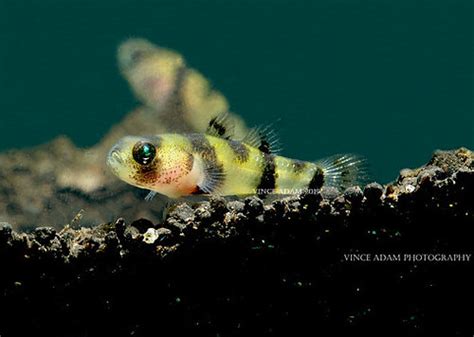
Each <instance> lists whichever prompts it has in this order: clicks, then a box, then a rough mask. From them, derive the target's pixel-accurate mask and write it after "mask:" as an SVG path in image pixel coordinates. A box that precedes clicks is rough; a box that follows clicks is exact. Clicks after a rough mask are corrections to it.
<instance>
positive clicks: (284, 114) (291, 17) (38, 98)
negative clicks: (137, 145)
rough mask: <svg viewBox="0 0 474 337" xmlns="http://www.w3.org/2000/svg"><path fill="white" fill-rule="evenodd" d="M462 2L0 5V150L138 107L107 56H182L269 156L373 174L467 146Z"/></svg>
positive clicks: (107, 123) (85, 136) (110, 120)
mask: <svg viewBox="0 0 474 337" xmlns="http://www.w3.org/2000/svg"><path fill="white" fill-rule="evenodd" d="M473 9H474V8H473V2H472V1H444V0H441V1H439V0H438V1H413V0H409V1H408V0H405V1H400V0H376V1H353V0H320V1H289V0H286V1H282V0H272V1H269V0H266V1H240V2H237V1H234V2H230V1H221V2H219V1H209V0H198V1H171V0H166V1H146V0H140V1H130V0H127V1H125V0H115V1H91V0H86V1H78V0H71V1H60V0H43V1H26V0H15V1H13V0H10V1H8V0H0V25H1V27H0V38H1V41H2V43H1V44H0V134H1V142H0V150H2V151H3V150H7V149H12V148H25V147H30V146H34V145H37V144H41V143H44V142H47V141H49V140H51V139H52V138H54V137H56V136H57V135H59V134H65V135H67V136H68V137H70V138H71V139H72V140H73V141H74V142H75V143H76V144H77V145H79V146H84V147H86V146H91V145H93V144H95V143H97V142H98V141H99V139H100V138H101V137H102V136H103V135H104V134H105V133H106V132H107V131H108V130H109V128H110V127H111V126H112V125H114V124H115V123H117V122H118V121H120V120H121V119H122V118H123V117H124V116H125V115H126V114H127V113H128V112H130V111H131V110H132V109H133V108H134V107H136V106H137V105H138V102H137V100H136V99H135V98H134V97H133V95H132V94H131V93H130V90H129V88H128V85H127V83H126V81H125V80H124V79H123V78H122V77H121V76H120V74H119V71H118V68H117V62H116V49H117V46H118V44H119V43H121V42H122V41H124V40H125V39H127V38H129V37H144V38H147V39H149V40H150V41H152V42H154V43H157V44H159V45H161V46H165V47H169V48H172V49H174V50H177V51H179V52H180V53H182V54H183V55H184V57H185V58H186V60H187V63H188V64H189V65H190V66H191V67H193V68H195V69H197V70H199V71H200V72H202V74H203V75H204V76H206V77H207V78H208V79H209V80H210V81H211V82H212V84H213V86H214V88H215V89H217V90H219V91H221V92H222V93H223V94H224V96H225V97H226V98H227V99H228V101H229V102H230V105H231V110H232V111H233V112H235V113H237V114H239V115H240V116H242V117H243V118H244V120H245V121H246V122H247V124H248V125H250V126H252V125H258V124H265V123H268V122H275V121H276V120H279V121H277V122H275V126H274V127H275V129H276V130H277V131H278V133H279V135H280V140H281V143H282V144H283V151H282V154H283V155H285V156H288V157H292V158H298V159H304V160H315V159H318V158H321V157H324V156H327V155H331V154H334V153H344V152H355V153H359V154H362V155H364V156H366V157H367V158H368V160H369V162H370V165H371V168H372V172H373V178H374V179H376V180H378V181H381V182H388V181H390V180H393V179H395V178H396V176H397V174H398V171H399V169H400V168H401V167H416V166H419V165H421V164H423V163H425V162H426V161H427V160H428V159H429V158H430V156H431V153H432V151H433V150H435V149H437V148H442V149H452V148H457V147H460V146H465V147H468V148H473V147H474V115H473V89H474V85H473V60H474V58H473V56H474V55H473V42H474V40H473Z"/></svg>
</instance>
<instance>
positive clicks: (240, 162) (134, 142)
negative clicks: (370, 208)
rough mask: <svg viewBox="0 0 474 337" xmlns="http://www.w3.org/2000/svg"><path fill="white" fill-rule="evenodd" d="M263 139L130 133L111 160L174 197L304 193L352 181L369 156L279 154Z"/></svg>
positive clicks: (128, 176)
mask: <svg viewBox="0 0 474 337" xmlns="http://www.w3.org/2000/svg"><path fill="white" fill-rule="evenodd" d="M263 145H264V144H263V143H260V144H258V143H255V142H251V141H248V142H246V141H245V140H243V141H238V140H233V139H230V138H225V137H219V136H215V135H209V134H200V133H190V134H162V135H158V136H152V137H125V138H123V139H122V140H121V141H120V142H119V143H117V144H116V145H115V146H114V147H113V148H112V149H111V151H110V153H109V155H108V158H107V163H108V166H109V167H110V168H111V169H112V171H113V172H114V173H115V174H116V175H117V176H118V177H119V178H121V179H122V180H124V181H126V182H127V183H129V184H131V185H134V186H137V187H140V188H143V189H148V190H151V191H154V192H158V193H160V194H164V195H166V196H168V197H171V198H178V197H182V196H189V195H196V194H211V195H212V194H217V195H223V196H225V195H252V194H257V195H260V196H265V195H267V194H299V193H302V192H304V191H311V190H314V189H319V188H321V187H322V186H323V185H329V186H336V187H342V188H344V187H347V186H350V185H351V184H354V183H356V181H357V178H358V177H360V173H361V167H362V164H363V160H361V159H360V158H359V157H357V156H353V155H341V156H335V157H331V158H328V159H326V160H322V161H318V162H314V163H313V162H306V161H300V160H295V159H290V158H286V157H283V156H279V155H276V154H273V153H271V152H270V151H269V149H268V147H266V146H263Z"/></svg>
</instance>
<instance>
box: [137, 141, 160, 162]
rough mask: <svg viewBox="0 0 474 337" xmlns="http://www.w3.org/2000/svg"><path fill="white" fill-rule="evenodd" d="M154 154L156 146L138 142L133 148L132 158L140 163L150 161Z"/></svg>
mask: <svg viewBox="0 0 474 337" xmlns="http://www.w3.org/2000/svg"><path fill="white" fill-rule="evenodd" d="M155 155H156V148H155V146H154V145H153V144H150V143H144V142H139V143H137V144H136V145H135V147H134V148H133V159H135V161H136V162H137V163H139V164H141V165H147V164H149V163H151V162H152V160H153V158H155Z"/></svg>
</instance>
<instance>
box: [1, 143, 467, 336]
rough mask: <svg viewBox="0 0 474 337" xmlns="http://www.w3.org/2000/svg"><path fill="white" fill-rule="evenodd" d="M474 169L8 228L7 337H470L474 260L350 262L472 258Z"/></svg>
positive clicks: (445, 164)
mask: <svg viewBox="0 0 474 337" xmlns="http://www.w3.org/2000/svg"><path fill="white" fill-rule="evenodd" d="M472 159H473V156H472V153H471V152H470V151H468V150H466V149H460V150H457V151H453V152H437V153H436V154H435V156H434V157H433V159H432V160H431V162H430V163H428V164H427V165H426V166H424V167H422V168H420V169H417V170H404V171H402V172H401V175H400V177H399V179H398V180H397V181H395V182H394V183H393V184H390V185H388V186H384V187H383V186H381V185H379V184H375V183H373V184H369V185H367V186H365V188H363V189H362V190H361V189H360V188H358V187H355V188H350V189H349V190H347V191H345V192H344V193H342V194H341V193H337V191H334V190H331V189H326V190H323V191H321V193H319V194H316V195H303V196H298V197H292V198H286V199H283V200H275V201H271V202H269V201H266V203H265V204H264V203H263V202H262V201H261V200H260V199H258V198H256V197H249V198H247V199H245V200H242V201H235V200H233V201H230V200H224V199H212V200H210V201H204V202H199V203H197V204H187V203H183V204H180V205H178V206H175V207H174V209H172V210H170V211H169V212H168V216H167V218H166V221H165V222H164V223H163V224H153V223H151V222H150V221H148V220H145V219H141V220H135V221H133V222H128V221H124V220H123V219H119V220H117V221H116V222H115V223H109V224H103V225H101V226H98V227H95V228H80V229H73V228H65V229H63V230H62V231H61V232H56V231H55V230H54V229H52V228H47V227H41V228H37V229H36V230H34V231H33V232H31V233H29V234H26V233H17V232H15V231H13V230H12V229H11V227H10V226H9V225H8V224H2V225H0V268H1V271H0V272H1V276H0V311H1V314H0V335H1V336H2V337H7V336H32V335H35V336H177V335H185V336H272V335H278V336H316V335H318V336H328V335H331V336H332V335H336V334H342V335H351V336H353V335H356V333H365V334H366V335H377V336H387V335H394V336H395V335H396V336H434V335H439V336H472V334H473V332H474V324H473V322H474V320H473V318H474V310H473V309H472V307H473V306H472V303H473V299H474V296H473V295H474V291H473V284H474V273H473V270H474V261H473V260H472V259H471V260H470V261H469V262H466V261H464V262H461V261H459V262H426V261H425V262H422V261H421V262H417V263H414V262H406V261H405V262H374V261H372V262H350V261H345V259H344V254H350V253H373V254H376V253H383V254H389V253H393V254H404V253H408V254H411V253H446V254H447V253H461V254H472V253H473V250H474V249H473V247H474V244H473V243H474V239H473V238H474V207H473V201H474V171H473V169H474V164H473V160H472ZM145 206H146V204H145Z"/></svg>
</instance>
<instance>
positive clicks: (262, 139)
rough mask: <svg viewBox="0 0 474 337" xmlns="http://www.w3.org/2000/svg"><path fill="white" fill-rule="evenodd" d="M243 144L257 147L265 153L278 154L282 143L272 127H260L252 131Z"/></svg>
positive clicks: (243, 140)
mask: <svg viewBox="0 0 474 337" xmlns="http://www.w3.org/2000/svg"><path fill="white" fill-rule="evenodd" d="M242 142H243V143H245V144H247V145H249V146H252V147H256V148H257V149H259V150H260V151H262V152H264V153H269V154H270V153H274V154H275V153H278V152H279V151H280V150H281V148H280V142H279V140H278V136H277V135H276V133H275V131H274V130H273V129H272V125H271V124H270V125H266V126H259V127H256V128H253V129H251V130H250V132H249V133H248V134H247V135H246V136H245V137H244V139H242Z"/></svg>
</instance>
